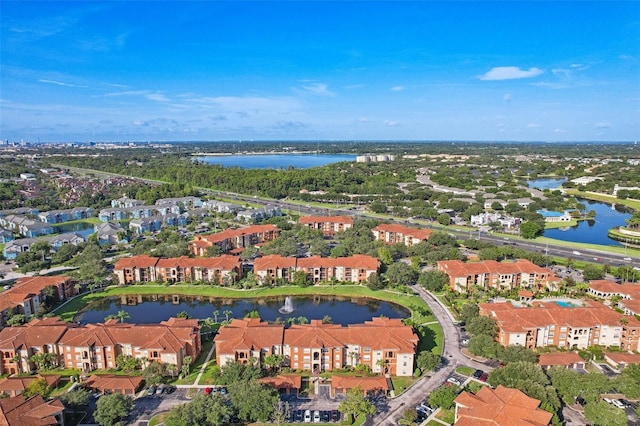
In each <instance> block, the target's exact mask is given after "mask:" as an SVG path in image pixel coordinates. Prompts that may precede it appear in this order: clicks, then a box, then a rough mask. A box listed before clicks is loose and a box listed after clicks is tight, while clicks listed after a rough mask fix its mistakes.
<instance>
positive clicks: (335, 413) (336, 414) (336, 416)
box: [331, 410, 340, 422]
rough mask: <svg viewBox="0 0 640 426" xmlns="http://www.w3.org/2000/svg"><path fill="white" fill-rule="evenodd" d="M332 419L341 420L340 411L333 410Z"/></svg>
mask: <svg viewBox="0 0 640 426" xmlns="http://www.w3.org/2000/svg"><path fill="white" fill-rule="evenodd" d="M331 420H333V421H334V422H337V421H339V420H340V411H338V410H332V411H331Z"/></svg>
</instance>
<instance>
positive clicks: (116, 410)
mask: <svg viewBox="0 0 640 426" xmlns="http://www.w3.org/2000/svg"><path fill="white" fill-rule="evenodd" d="M131 410H133V399H131V397H129V396H125V395H122V394H121V393H112V394H109V395H104V396H103V397H101V398H100V399H99V400H98V402H97V403H96V411H95V412H94V413H93V418H94V420H95V421H96V422H98V424H99V425H100V426H112V425H115V424H116V423H117V422H119V421H120V419H122V418H123V417H126V416H128V415H129V413H130V412H131Z"/></svg>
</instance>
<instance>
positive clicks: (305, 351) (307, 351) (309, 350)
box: [302, 348, 311, 354]
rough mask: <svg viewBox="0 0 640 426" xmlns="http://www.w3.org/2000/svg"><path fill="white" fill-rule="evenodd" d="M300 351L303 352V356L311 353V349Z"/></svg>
mask: <svg viewBox="0 0 640 426" xmlns="http://www.w3.org/2000/svg"><path fill="white" fill-rule="evenodd" d="M302 351H303V352H304V353H305V354H308V353H310V352H311V349H310V348H304V349H303V350H302Z"/></svg>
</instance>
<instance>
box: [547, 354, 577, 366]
mask: <svg viewBox="0 0 640 426" xmlns="http://www.w3.org/2000/svg"><path fill="white" fill-rule="evenodd" d="M584 363H585V360H584V359H582V358H581V357H580V355H578V354H577V353H576V352H552V353H548V354H540V356H539V357H538V365H540V366H541V367H551V366H554V365H560V366H563V367H569V366H573V365H574V364H584Z"/></svg>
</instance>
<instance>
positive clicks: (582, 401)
mask: <svg viewBox="0 0 640 426" xmlns="http://www.w3.org/2000/svg"><path fill="white" fill-rule="evenodd" d="M576 403H578V404H580V405H582V406H583V407H584V406H585V405H587V401H586V400H585V399H584V398H583V397H581V396H578V397H576Z"/></svg>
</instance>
